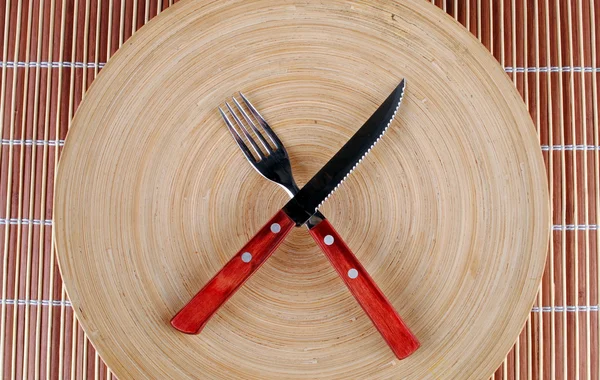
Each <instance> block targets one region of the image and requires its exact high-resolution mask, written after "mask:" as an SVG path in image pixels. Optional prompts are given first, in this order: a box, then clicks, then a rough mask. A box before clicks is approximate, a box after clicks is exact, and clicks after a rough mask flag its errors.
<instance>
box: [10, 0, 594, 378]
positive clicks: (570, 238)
mask: <svg viewBox="0 0 600 380" xmlns="http://www.w3.org/2000/svg"><path fill="white" fill-rule="evenodd" d="M432 2H434V3H435V4H436V5H438V6H439V7H441V8H442V9H444V10H445V11H446V12H447V13H448V14H449V15H451V16H452V17H454V18H456V19H457V20H458V21H459V22H460V23H462V24H463V25H465V27H467V28H468V29H469V30H470V31H471V32H472V33H473V34H474V35H475V36H477V37H478V38H479V39H480V40H481V41H482V42H483V43H484V45H485V46H486V47H488V49H490V51H492V52H493V53H494V55H495V56H496V58H497V59H498V60H499V62H500V63H501V64H502V65H503V66H504V67H505V71H506V72H507V75H509V76H510V77H511V78H512V79H513V81H514V83H515V85H516V87H517V88H518V90H519V91H520V93H521V94H522V96H523V98H524V100H525V103H526V104H527V106H528V107H529V110H530V112H531V115H532V118H533V120H534V122H535V124H536V127H537V132H538V135H539V138H540V149H541V150H542V151H543V154H544V159H545V161H546V166H547V170H548V178H549V183H550V194H551V197H552V207H553V221H552V223H553V233H552V241H551V244H550V248H549V249H550V251H549V256H548V263H547V267H546V272H545V274H544V278H543V282H542V285H541V287H540V292H539V295H538V297H537V301H536V304H535V306H534V308H533V310H532V312H531V315H530V318H529V320H528V321H527V323H526V325H525V326H524V329H523V332H522V334H521V336H520V337H519V339H518V340H517V342H516V343H515V346H514V348H513V349H512V350H511V352H510V353H509V355H508V356H507V358H506V360H505V361H504V363H503V365H502V366H501V367H500V368H499V369H498V371H497V372H496V374H495V376H494V377H495V378H496V379H509V378H510V379H513V378H514V379H519V378H527V379H542V378H543V379H567V378H569V379H577V378H582V379H597V378H599V376H600V374H599V364H600V356H599V350H598V346H599V340H598V330H599V323H600V319H599V317H598V304H599V301H598V283H599V277H598V276H599V271H598V252H599V250H600V246H599V245H598V244H597V231H598V225H599V223H600V221H598V217H599V216H600V135H599V131H598V104H599V100H598V75H597V74H598V72H599V71H600V67H599V66H598V63H597V55H598V53H599V47H598V44H597V42H596V41H597V40H600V38H598V33H599V31H598V30H597V28H596V22H597V21H598V17H599V15H600V9H599V8H598V4H600V3H599V2H598V1H596V0H572V1H566V0H510V1H509V0H503V1H494V0H468V1H467V0H462V1H458V0H444V1H432ZM170 5H172V1H161V0H152V1H149V0H114V1H111V0H30V1H24V0H5V5H4V6H3V7H2V8H0V20H2V21H3V24H2V26H1V27H0V39H1V40H2V41H3V45H2V57H1V61H0V68H1V76H0V83H1V85H0V86H1V87H0V113H1V114H2V119H0V120H1V121H0V123H1V124H0V129H1V131H2V132H1V133H2V136H1V138H2V140H1V145H0V149H1V155H0V168H1V171H0V225H1V227H0V237H1V239H2V240H1V241H2V243H3V254H2V305H1V306H2V309H1V314H0V350H2V351H1V352H0V356H1V357H2V360H1V361H0V373H1V374H2V378H15V379H17V378H18V379H20V378H44V377H45V378H52V379H57V378H61V379H62V378H77V379H82V378H97V379H99V378H102V379H104V378H107V379H108V378H111V377H113V376H112V374H111V373H110V370H108V369H107V368H106V366H105V365H104V364H103V362H102V359H101V358H99V357H98V355H96V353H95V351H94V348H93V347H92V346H91V344H90V343H89V341H88V340H87V338H86V337H85V334H84V332H83V331H82V330H81V328H80V327H79V326H78V324H77V321H76V319H75V318H74V315H73V313H72V310H71V304H70V302H69V300H68V297H67V295H66V293H65V291H64V288H63V286H62V281H61V278H60V274H59V272H58V267H57V265H56V259H55V256H54V253H53V241H52V196H53V185H54V173H55V169H56V165H57V163H58V158H59V155H60V150H61V146H62V145H63V142H64V138H65V136H66V132H67V130H68V128H69V125H70V120H71V118H72V116H73V114H74V112H75V110H76V108H77V106H78V104H79V103H80V101H81V99H82V97H83V96H84V94H85V90H86V89H87V87H88V86H89V85H90V84H91V82H92V81H93V79H94V77H95V76H96V75H97V73H98V71H99V70H100V69H101V68H102V67H103V65H104V63H105V62H106V60H107V59H108V57H110V56H111V55H112V54H114V52H115V51H116V50H117V49H118V48H119V46H121V45H122V44H123V43H125V41H126V40H127V39H128V38H129V37H130V36H131V34H132V33H133V32H134V31H135V30H137V29H139V28H140V27H141V26H142V25H143V24H144V23H146V22H147V21H148V20H150V19H151V18H152V17H154V16H155V15H156V14H157V13H160V12H162V11H163V10H164V9H166V8H167V7H168V6H170ZM599 28H600V27H599Z"/></svg>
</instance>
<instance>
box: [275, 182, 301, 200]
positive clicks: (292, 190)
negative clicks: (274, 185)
mask: <svg viewBox="0 0 600 380" xmlns="http://www.w3.org/2000/svg"><path fill="white" fill-rule="evenodd" d="M279 186H281V187H283V189H284V190H285V192H286V193H288V195H289V196H290V198H292V197H293V196H294V195H296V194H297V193H298V192H299V191H300V188H299V187H298V185H296V182H295V181H294V180H293V179H292V180H291V182H290V183H280V184H279Z"/></svg>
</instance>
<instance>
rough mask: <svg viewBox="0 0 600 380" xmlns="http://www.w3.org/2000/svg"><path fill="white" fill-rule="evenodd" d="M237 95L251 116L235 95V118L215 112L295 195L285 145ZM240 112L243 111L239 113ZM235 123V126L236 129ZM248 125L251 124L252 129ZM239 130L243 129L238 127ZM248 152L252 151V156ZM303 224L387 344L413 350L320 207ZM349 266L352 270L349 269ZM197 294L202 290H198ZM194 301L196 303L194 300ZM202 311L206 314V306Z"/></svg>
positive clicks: (411, 339)
mask: <svg viewBox="0 0 600 380" xmlns="http://www.w3.org/2000/svg"><path fill="white" fill-rule="evenodd" d="M240 97H241V98H242V100H243V103H244V104H245V105H246V108H247V109H248V111H249V112H250V114H252V117H251V116H250V115H248V113H247V112H246V111H245V110H244V107H243V106H242V105H241V104H240V103H239V102H238V101H237V100H236V99H235V98H232V100H233V104H234V107H235V109H236V110H237V113H236V112H235V110H234V109H233V108H232V107H231V106H230V105H229V103H225V105H226V107H227V110H228V111H229V113H230V115H231V116H232V118H233V120H234V122H232V121H231V120H230V119H229V117H228V116H227V114H226V113H225V111H223V109H222V108H220V107H219V112H220V114H221V116H222V117H223V120H224V121H225V124H226V125H227V128H228V129H229V132H230V133H231V135H232V136H233V138H234V140H235V142H236V143H237V145H238V146H239V148H240V149H241V151H242V153H243V154H244V156H245V157H246V159H247V160H248V162H250V164H251V165H252V167H253V168H254V169H255V170H256V171H257V172H258V173H259V174H261V175H262V176H263V177H265V178H267V179H268V180H270V181H272V182H274V183H276V184H278V185H279V186H281V187H282V188H283V189H284V190H285V191H286V192H287V193H288V195H289V196H290V197H293V196H294V195H296V193H297V192H298V191H299V188H298V186H297V185H296V182H295V180H294V177H293V175H292V168H291V164H290V159H289V155H288V153H287V150H286V149H285V146H284V145H283V143H282V142H281V140H280V139H279V138H278V137H277V135H276V134H275V132H274V131H273V130H272V129H271V127H270V126H269V124H268V123H267V122H266V120H265V119H264V118H263V117H262V115H261V114H260V113H259V112H258V110H257V109H256V108H255V107H254V106H253V105H252V103H250V101H249V100H248V99H247V98H246V97H245V96H244V95H243V94H242V93H240ZM238 114H239V115H241V118H240V117H239V116H238ZM253 119H254V120H255V121H256V122H257V123H258V125H259V126H260V129H262V131H263V133H264V134H265V135H266V136H267V137H268V139H269V141H270V143H269V141H267V139H266V138H265V137H264V136H263V134H262V133H261V132H260V130H259V128H258V127H257V125H256V124H255V122H254V121H253ZM234 123H235V125H237V127H238V128H237V129H236V127H235V126H234ZM247 126H249V128H250V129H251V131H252V132H251V131H250V130H249V129H248V127H247ZM238 129H239V130H240V131H241V132H242V134H240V133H239V132H238ZM252 134H254V135H255V136H256V138H257V140H258V142H257V141H256V140H255V139H254V138H253V137H252ZM242 135H243V136H244V138H245V139H246V140H247V141H248V143H249V145H250V147H248V145H247V144H246V143H245V142H244V138H243V137H242ZM259 144H260V145H259ZM251 149H252V151H251ZM252 152H254V154H255V155H256V157H255V156H254V155H253V154H252ZM306 226H307V228H308V230H309V233H310V234H311V236H312V237H313V239H314V240H315V242H316V243H317V245H318V246H319V247H320V248H321V250H322V251H323V252H324V253H325V255H326V256H327V258H328V259H329V261H330V262H331V264H332V265H333V267H334V268H335V269H336V271H337V272H338V274H339V276H340V277H341V278H342V280H343V281H344V283H345V284H346V286H347V287H348V289H349V290H350V292H351V293H352V295H353V296H354V297H355V299H356V300H357V301H358V303H359V304H360V306H361V307H362V308H363V310H364V311H365V313H366V314H367V315H368V316H369V318H370V319H371V321H372V322H373V324H374V326H375V327H376V328H377V330H378V331H379V332H380V334H381V335H382V336H383V338H384V340H385V341H386V342H387V343H388V346H390V348H391V349H392V351H393V353H394V354H395V355H396V356H397V357H398V358H399V359H403V358H405V357H407V356H408V355H410V354H411V353H412V352H414V351H415V350H416V349H417V348H418V347H419V342H418V340H417V339H416V337H415V336H414V335H413V334H412V333H411V332H410V330H409V329H408V328H407V327H406V325H405V324H404V322H403V321H402V319H401V318H400V316H399V315H398V313H397V311H396V310H395V309H394V307H393V306H392V304H391V303H390V302H389V300H388V299H387V298H386V297H385V295H384V294H383V292H382V291H381V290H380V289H379V287H378V286H377V285H376V284H375V282H374V281H373V279H372V278H371V276H370V275H369V274H368V272H367V271H366V270H365V269H364V267H363V266H362V265H361V264H360V262H359V261H358V259H357V258H356V257H355V256H354V254H353V253H352V251H351V250H350V248H349V247H348V246H347V245H346V243H345V242H344V241H343V239H342V237H341V236H340V235H339V234H338V233H337V232H336V231H335V229H334V228H333V226H332V225H331V223H329V221H328V220H327V219H326V218H325V216H324V215H323V214H322V213H321V212H320V211H317V212H316V213H315V214H314V215H313V216H312V217H311V218H310V220H309V221H308V222H307V223H306ZM242 260H243V257H242ZM264 260H266V258H264ZM263 262H264V261H263ZM261 264H262V263H261ZM259 265H260V264H259ZM348 268H351V269H349V270H348ZM252 273H254V272H251V273H249V274H248V275H247V278H249V277H250V276H251V275H252ZM247 278H245V279H244V280H243V281H245V280H246V279H247ZM243 281H242V283H243ZM240 286H241V284H240ZM200 293H202V290H201V291H200ZM200 293H199V294H200ZM227 298H228V297H227ZM223 302H225V300H223ZM190 303H191V302H190ZM196 304H197V305H199V304H198V303H196ZM186 307H187V306H186ZM185 309H186V308H184V309H183V310H182V311H184V310H185ZM193 311H194V309H193V308H192V307H190V309H189V310H188V312H193ZM215 311H216V310H215ZM203 312H204V313H206V311H204V310H203ZM204 323H206V321H205V322H204Z"/></svg>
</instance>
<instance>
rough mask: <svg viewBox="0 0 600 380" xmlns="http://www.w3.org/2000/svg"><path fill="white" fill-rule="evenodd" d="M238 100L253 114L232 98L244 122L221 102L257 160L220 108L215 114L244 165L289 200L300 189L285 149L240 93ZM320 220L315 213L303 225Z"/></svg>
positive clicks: (321, 218) (312, 223) (322, 218)
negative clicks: (234, 144) (226, 130)
mask: <svg viewBox="0 0 600 380" xmlns="http://www.w3.org/2000/svg"><path fill="white" fill-rule="evenodd" d="M240 97H241V98H242V100H243V102H244V104H245V105H246V107H247V108H248V111H250V113H251V114H252V115H253V118H251V117H250V116H249V115H248V113H247V112H246V111H245V110H244V107H242V105H241V104H240V103H239V102H238V101H237V100H236V99H235V98H232V100H233V103H234V104H235V108H236V109H237V111H238V113H239V114H240V115H241V116H242V118H243V119H244V120H245V123H244V122H243V121H242V120H241V119H240V118H239V116H238V114H237V113H236V112H235V111H234V109H233V108H232V107H231V106H230V105H229V103H225V106H226V107H227V109H228V110H229V113H230V114H231V116H232V117H233V119H234V121H235V123H236V125H237V126H238V128H239V129H240V130H241V131H242V133H243V135H244V137H245V138H246V140H247V141H248V143H249V144H250V146H251V147H252V151H253V152H254V153H255V154H256V156H257V157H258V159H257V158H255V157H254V156H253V155H252V153H251V152H250V149H249V148H248V146H247V145H246V143H245V142H244V139H243V138H242V136H241V135H240V134H239V132H238V131H237V129H236V128H235V126H234V125H233V123H232V122H231V121H230V120H229V118H228V117H227V114H226V113H225V112H224V111H223V109H222V108H221V107H219V112H220V113H221V116H222V117H223V120H225V124H226V125H227V128H228V129H229V132H231V135H232V136H233V138H234V140H235V142H236V143H237V145H238V146H239V147H240V149H241V150H242V152H243V153H244V156H246V159H247V160H248V162H250V165H252V167H253V168H254V169H255V170H256V171H257V172H258V173H259V174H260V175H262V176H263V177H265V178H266V179H268V180H269V181H271V182H274V183H276V184H278V185H279V186H281V187H282V188H283V189H284V190H285V191H286V192H287V193H288V195H289V196H290V197H293V196H294V195H296V193H298V191H300V189H299V188H298V185H296V181H295V180H294V176H293V174H292V166H291V164H290V157H289V156H288V152H287V150H286V149H285V146H284V145H283V143H282V142H281V140H279V137H277V135H276V134H275V132H273V130H272V129H271V127H270V126H269V124H268V123H267V122H266V120H265V119H264V118H263V117H262V115H261V114H260V113H259V112H258V110H257V109H256V108H255V107H254V106H253V105H252V103H250V101H249V100H248V99H247V98H246V97H245V96H244V94H242V93H241V92H240ZM252 119H254V120H255V121H256V122H257V123H258V124H259V126H260V127H261V129H262V130H263V132H264V133H265V134H266V135H267V137H268V138H269V140H270V141H271V144H272V145H273V146H272V147H271V144H269V142H268V141H267V140H266V139H265V138H264V136H263V135H262V134H261V132H260V131H259V129H258V128H257V126H256V124H255V123H254V121H253V120H252ZM246 125H248V126H250V128H251V130H252V132H254V135H255V136H256V137H257V138H258V140H259V142H260V145H261V146H262V147H263V148H264V150H265V151H266V152H263V151H262V149H261V147H260V146H259V145H258V144H257V143H256V141H255V140H254V138H253V137H252V132H250V131H249V130H248V128H247V127H246ZM324 219H325V216H323V214H321V212H320V211H317V212H316V213H315V214H314V215H313V216H312V217H311V218H310V219H309V221H308V222H307V223H306V226H307V227H308V228H309V229H310V228H311V227H314V226H316V225H317V224H319V223H320V222H322V221H323V220H324Z"/></svg>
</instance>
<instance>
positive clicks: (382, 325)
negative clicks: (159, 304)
mask: <svg viewBox="0 0 600 380" xmlns="http://www.w3.org/2000/svg"><path fill="white" fill-rule="evenodd" d="M404 86H405V81H404V80H402V81H401V82H400V84H399V85H398V86H397V87H396V89H394V91H393V92H392V93H391V94H390V95H389V96H388V98H387V99H386V100H385V101H384V102H383V103H382V104H381V106H379V108H378V109H377V110H376V111H375V113H373V115H371V117H370V118H369V119H368V120H367V121H366V122H365V124H364V125H363V126H362V127H361V128H360V129H359V130H358V131H357V132H356V133H355V134H354V136H352V137H351V138H350V140H348V142H346V144H345V145H344V146H343V147H342V148H341V149H340V150H339V151H338V152H337V153H336V154H335V155H334V156H333V157H332V158H331V159H330V160H329V162H327V164H325V166H323V168H321V170H319V172H318V173H317V174H315V175H314V176H313V178H312V179H311V180H310V181H309V182H308V183H307V184H306V185H305V186H304V187H303V188H302V189H300V191H299V192H298V193H297V194H296V195H295V196H294V197H293V198H292V199H291V200H290V201H289V202H288V203H287V204H286V205H285V206H284V207H283V208H282V209H281V210H280V211H278V212H277V213H276V214H275V215H274V216H273V217H272V218H271V219H270V220H269V221H268V222H267V223H266V224H265V225H264V226H263V227H262V228H261V229H260V230H259V232H258V233H257V234H256V235H254V237H253V238H252V239H250V241H249V242H248V243H247V244H246V245H245V246H244V247H243V248H242V249H241V250H240V251H239V252H238V253H237V254H236V255H235V256H234V257H233V258H232V259H231V260H230V261H229V262H228V263H227V264H225V266H224V267H223V268H222V269H221V271H219V273H217V274H216V275H215V276H214V277H213V278H212V279H211V280H210V281H209V282H208V283H207V284H206V285H205V286H204V287H203V288H202V289H201V290H200V291H199V292H198V293H197V294H196V295H195V296H194V298H193V299H192V300H191V301H190V302H189V303H188V304H187V305H185V306H184V308H183V309H181V310H180V311H179V312H178V313H177V314H176V315H175V317H174V318H173V319H172V320H171V325H172V326H173V327H175V328H176V329H177V330H179V331H182V332H185V333H188V334H196V333H198V332H200V331H201V330H202V328H203V327H204V326H205V325H206V323H207V322H208V320H209V319H210V317H211V316H212V315H213V314H214V313H215V312H216V311H217V310H218V309H219V307H220V306H221V305H223V304H224V303H225V302H226V301H227V299H229V298H230V297H231V296H232V295H233V294H234V293H235V291H236V290H237V289H239V288H240V287H241V286H242V285H243V284H244V282H245V281H246V280H247V279H248V278H249V277H250V276H251V275H252V274H253V273H254V272H255V271H256V270H258V268H259V267H260V266H261V265H262V264H263V263H264V262H265V261H266V259H267V258H268V257H269V256H270V255H271V254H272V253H273V252H274V251H275V250H276V249H277V247H278V246H279V245H280V244H281V243H282V242H283V240H284V239H285V237H286V236H287V234H288V233H289V232H290V231H291V229H292V227H294V226H302V225H303V224H305V223H307V222H308V221H309V219H310V224H311V225H310V233H311V235H313V238H314V239H315V241H317V242H318V243H319V245H320V246H321V248H322V249H323V251H325V252H326V253H327V252H329V254H330V255H335V256H340V257H343V258H344V259H345V260H343V261H340V260H339V259H338V260H336V262H337V264H334V266H335V269H336V270H337V271H338V273H339V274H340V275H341V276H342V278H344V281H345V282H346V284H347V285H348V287H349V288H350V290H351V292H352V293H353V295H354V296H355V297H356V298H357V299H358V300H359V303H360V304H361V306H362V307H363V309H365V311H367V314H369V316H370V318H371V320H372V321H373V324H374V325H375V327H376V328H377V329H378V331H379V332H380V333H381V335H382V336H383V338H384V339H385V340H386V342H387V343H388V345H389V346H390V348H391V349H392V351H393V352H394V354H395V355H396V356H397V357H398V358H400V359H403V358H405V357H407V356H408V355H410V354H411V353H413V352H414V351H415V350H416V349H417V348H418V347H419V342H418V340H417V339H416V337H415V336H414V335H413V334H412V333H411V332H410V330H409V329H408V327H407V326H406V325H405V323H404V322H403V321H402V319H401V318H400V316H399V315H398V313H397V312H396V310H395V309H394V308H393V306H392V305H391V304H389V302H388V301H387V299H386V297H385V296H384V295H383V293H382V292H381V290H380V289H379V288H378V287H377V286H376V285H375V283H374V282H373V281H372V280H371V278H370V277H369V275H368V273H367V271H366V270H365V269H364V268H363V267H362V265H361V264H360V263H359V262H358V260H356V258H355V256H354V255H353V254H352V252H351V250H350V249H349V248H348V246H346V244H345V243H344V242H343V240H342V239H341V237H339V235H337V233H336V232H335V230H334V229H333V227H332V226H331V224H329V222H328V221H326V220H320V219H319V218H315V213H317V210H318V208H319V207H320V206H321V205H322V204H323V202H325V201H326V200H327V198H329V196H330V195H331V194H332V193H333V192H334V191H335V190H336V189H337V188H338V187H339V185H340V184H341V183H342V182H343V181H344V180H345V179H346V178H347V177H348V175H349V174H350V173H351V172H352V171H353V170H354V169H355V168H356V166H357V165H358V164H359V163H360V162H361V161H362V159H363V158H364V157H365V156H366V155H367V153H369V151H370V150H371V148H372V147H373V146H374V145H375V143H377V142H378V141H379V139H380V138H381V136H382V135H383V134H384V133H385V131H386V130H387V128H388V127H389V126H390V124H391V123H392V121H393V119H394V117H395V115H396V112H397V111H398V109H399V107H400V104H401V102H402V97H403V95H404Z"/></svg>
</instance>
